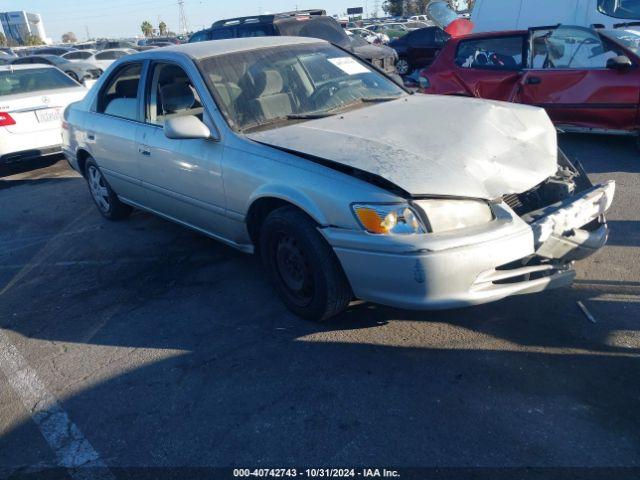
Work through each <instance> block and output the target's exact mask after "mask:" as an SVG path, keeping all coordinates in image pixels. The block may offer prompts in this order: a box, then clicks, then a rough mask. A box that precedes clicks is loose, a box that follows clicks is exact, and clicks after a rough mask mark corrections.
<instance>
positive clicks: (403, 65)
mask: <svg viewBox="0 0 640 480" xmlns="http://www.w3.org/2000/svg"><path fill="white" fill-rule="evenodd" d="M410 70H411V65H410V64H409V60H407V59H406V58H404V57H400V58H399V59H398V61H397V62H396V71H397V72H398V75H409V73H411V72H410Z"/></svg>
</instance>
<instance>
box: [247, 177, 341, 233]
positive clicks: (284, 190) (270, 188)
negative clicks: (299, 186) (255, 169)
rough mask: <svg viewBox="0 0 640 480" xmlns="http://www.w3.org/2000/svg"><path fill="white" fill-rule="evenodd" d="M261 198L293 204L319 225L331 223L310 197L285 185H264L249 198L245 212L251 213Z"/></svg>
mask: <svg viewBox="0 0 640 480" xmlns="http://www.w3.org/2000/svg"><path fill="white" fill-rule="evenodd" d="M261 198H277V199H278V200H283V201H285V202H288V203H291V204H292V205H295V206H296V207H298V208H299V209H300V210H302V211H304V212H305V213H306V214H307V215H309V216H310V217H311V218H313V219H314V220H315V221H316V223H318V225H320V226H327V225H329V221H328V219H327V217H326V215H325V214H324V213H323V212H322V209H321V208H320V207H319V206H318V205H317V204H316V202H314V201H313V200H312V199H311V198H310V197H309V196H308V195H306V194H305V193H304V192H301V191H300V190H296V189H293V188H291V187H289V186H287V185H283V184H277V183H267V184H264V185H262V186H260V188H258V189H257V190H256V191H255V192H253V194H252V195H251V196H250V197H249V200H248V202H247V205H246V209H245V212H249V209H250V208H251V205H253V204H254V203H255V202H257V201H258V200H260V199H261Z"/></svg>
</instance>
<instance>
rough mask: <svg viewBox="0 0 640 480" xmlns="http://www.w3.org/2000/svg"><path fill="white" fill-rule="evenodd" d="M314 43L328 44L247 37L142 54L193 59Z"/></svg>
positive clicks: (287, 38)
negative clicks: (167, 54)
mask: <svg viewBox="0 0 640 480" xmlns="http://www.w3.org/2000/svg"><path fill="white" fill-rule="evenodd" d="M313 43H328V42H327V41H325V40H321V39H319V38H307V37H284V36H283V37H279V36H276V37H247V38H229V39H225V40H209V41H207V42H194V43H184V44H182V45H172V46H170V47H163V48H158V49H155V50H147V51H145V52H142V54H144V55H146V56H149V57H156V56H158V57H161V56H163V55H165V54H166V53H181V54H183V55H187V56H188V57H191V58H193V59H196V60H198V59H201V58H207V57H213V56H216V55H224V54H226V53H238V52H246V51H249V50H257V49H260V48H269V47H282V46H287V45H307V44H313Z"/></svg>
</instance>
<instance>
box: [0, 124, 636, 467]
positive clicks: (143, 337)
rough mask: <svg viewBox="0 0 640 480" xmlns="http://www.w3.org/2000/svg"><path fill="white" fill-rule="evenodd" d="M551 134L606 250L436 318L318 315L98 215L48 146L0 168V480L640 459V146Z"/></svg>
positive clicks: (204, 249) (221, 259) (354, 312)
mask: <svg viewBox="0 0 640 480" xmlns="http://www.w3.org/2000/svg"><path fill="white" fill-rule="evenodd" d="M561 144H562V146H563V148H564V149H565V150H566V152H567V154H568V155H569V157H570V158H572V159H578V160H580V161H581V162H582V163H583V165H584V167H585V169H586V170H587V171H588V172H589V174H590V176H591V177H592V179H593V180H594V181H596V182H597V181H603V180H607V179H610V178H613V179H615V180H616V181H617V197H616V199H615V203H614V206H613V208H612V211H611V212H610V215H609V220H610V226H611V232H612V233H611V238H610V241H609V244H608V245H607V246H606V247H605V248H604V249H603V250H602V251H601V252H599V253H598V254H597V255H595V256H594V257H591V258H590V259H587V260H585V261H583V262H581V263H580V264H579V265H578V267H577V270H578V278H577V281H576V283H575V285H574V286H573V287H572V288H570V289H563V290H556V291H550V292H546V293H542V294H538V295H533V296H522V297H513V298H510V299H506V300H504V301H501V302H498V303H494V304H490V305H484V306H479V307H474V308H469V309H460V310H451V311H442V312H409V311H402V310H397V309H392V308H387V307H381V306H377V305H372V304H367V303H357V304H354V305H352V306H351V307H350V308H349V310H348V311H347V312H346V313H344V314H343V315H341V316H340V317H338V318H336V319H334V320H333V321H332V322H330V323H329V324H326V325H316V324H314V323H310V322H305V321H301V320H299V319H297V318H296V317H294V316H293V315H291V314H290V313H289V312H288V311H287V310H286V309H285V308H284V306H283V305H282V303H281V302H280V301H279V300H278V298H277V297H276V296H275V294H274V292H273V290H272V288H271V287H270V285H269V284H268V282H267V280H266V278H265V275H264V274H263V272H262V269H261V266H260V262H259V261H258V260H257V259H256V258H254V257H252V256H246V255H244V254H242V253H239V252H236V251H234V250H232V249H230V248H228V247H226V246H223V245H221V244H219V243H217V242H215V241H214V240H211V239H208V238H205V237H203V236H201V235H198V234H197V233H194V232H192V231H189V230H187V229H185V228H182V227H180V226H177V225H174V224H172V223H169V222H167V221H164V220H161V219H159V218H157V217H154V216H152V215H150V214H147V213H142V212H140V211H136V212H134V214H133V215H132V217H131V218H130V219H129V220H128V221H124V222H118V223H113V222H108V221H106V220H103V219H102V217H101V216H100V215H99V214H98V212H97V210H96V208H95V207H94V205H93V204H92V202H91V198H90V195H89V192H88V189H87V186H86V183H85V182H84V180H83V179H82V178H80V177H79V176H78V175H76V174H75V173H74V172H73V171H71V170H70V169H69V168H68V166H67V165H66V162H65V161H64V160H61V159H54V160H51V161H41V162H39V163H37V164H29V165H22V166H13V167H11V168H6V167H5V168H3V169H2V170H0V478H2V477H3V476H5V477H8V476H12V475H13V476H14V477H16V478H17V477H19V476H21V475H22V476H25V477H30V476H32V478H45V476H46V475H62V476H65V475H69V476H71V477H72V478H80V477H78V473H77V472H78V470H76V467H79V466H82V465H93V466H97V467H103V466H107V467H108V469H109V470H108V471H109V472H110V473H108V475H111V477H110V478H114V477H115V478H120V476H122V478H125V476H126V475H125V472H126V469H127V468H142V469H143V470H142V471H144V469H151V468H153V467H156V468H158V470H156V471H158V472H161V471H170V470H173V471H178V472H179V471H180V469H181V468H186V467H212V466H217V467H221V466H224V467H229V466H239V467H244V466H265V467H286V466H289V467H295V466H298V467H302V466H381V467H382V466H390V467H391V466H392V467H463V468H464V467H534V468H535V467H562V468H564V467H604V468H613V467H617V468H619V467H640V333H639V330H640V255H639V254H640V205H639V204H640V193H639V192H640V153H639V151H638V150H637V148H636V146H635V144H634V142H633V141H631V140H628V139H625V138H619V137H596V136H577V135H575V136H569V135H565V136H563V137H562V138H561ZM578 301H580V302H582V303H583V304H584V306H585V307H586V308H587V310H588V311H589V312H590V314H591V315H592V317H593V321H591V320H589V319H588V318H587V317H586V316H585V314H584V313H583V311H582V310H581V309H580V308H579V307H578V305H577V302H578ZM594 322H595V323H594ZM43 404H45V407H44V409H43V407H42V405H43ZM43 411H44V412H45V413H44V414H42V413H40V414H36V413H34V412H43ZM58 467H65V468H63V469H62V470H55V469H56V468H58ZM66 467H68V468H66ZM123 469H124V470H123ZM149 471H151V470H149ZM637 471H638V472H640V470H637ZM183 477H185V476H184V475H183ZM618 477H619V476H618ZM107 478H109V477H107ZM127 478H129V477H127ZM185 478H186V477H185ZM611 478H614V477H611Z"/></svg>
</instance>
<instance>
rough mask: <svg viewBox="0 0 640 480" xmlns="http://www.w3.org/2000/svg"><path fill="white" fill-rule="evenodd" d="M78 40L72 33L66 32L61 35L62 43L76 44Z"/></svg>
mask: <svg viewBox="0 0 640 480" xmlns="http://www.w3.org/2000/svg"><path fill="white" fill-rule="evenodd" d="M77 41H78V38H77V37H76V34H75V33H73V32H67V33H63V34H62V43H76V42H77Z"/></svg>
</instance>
